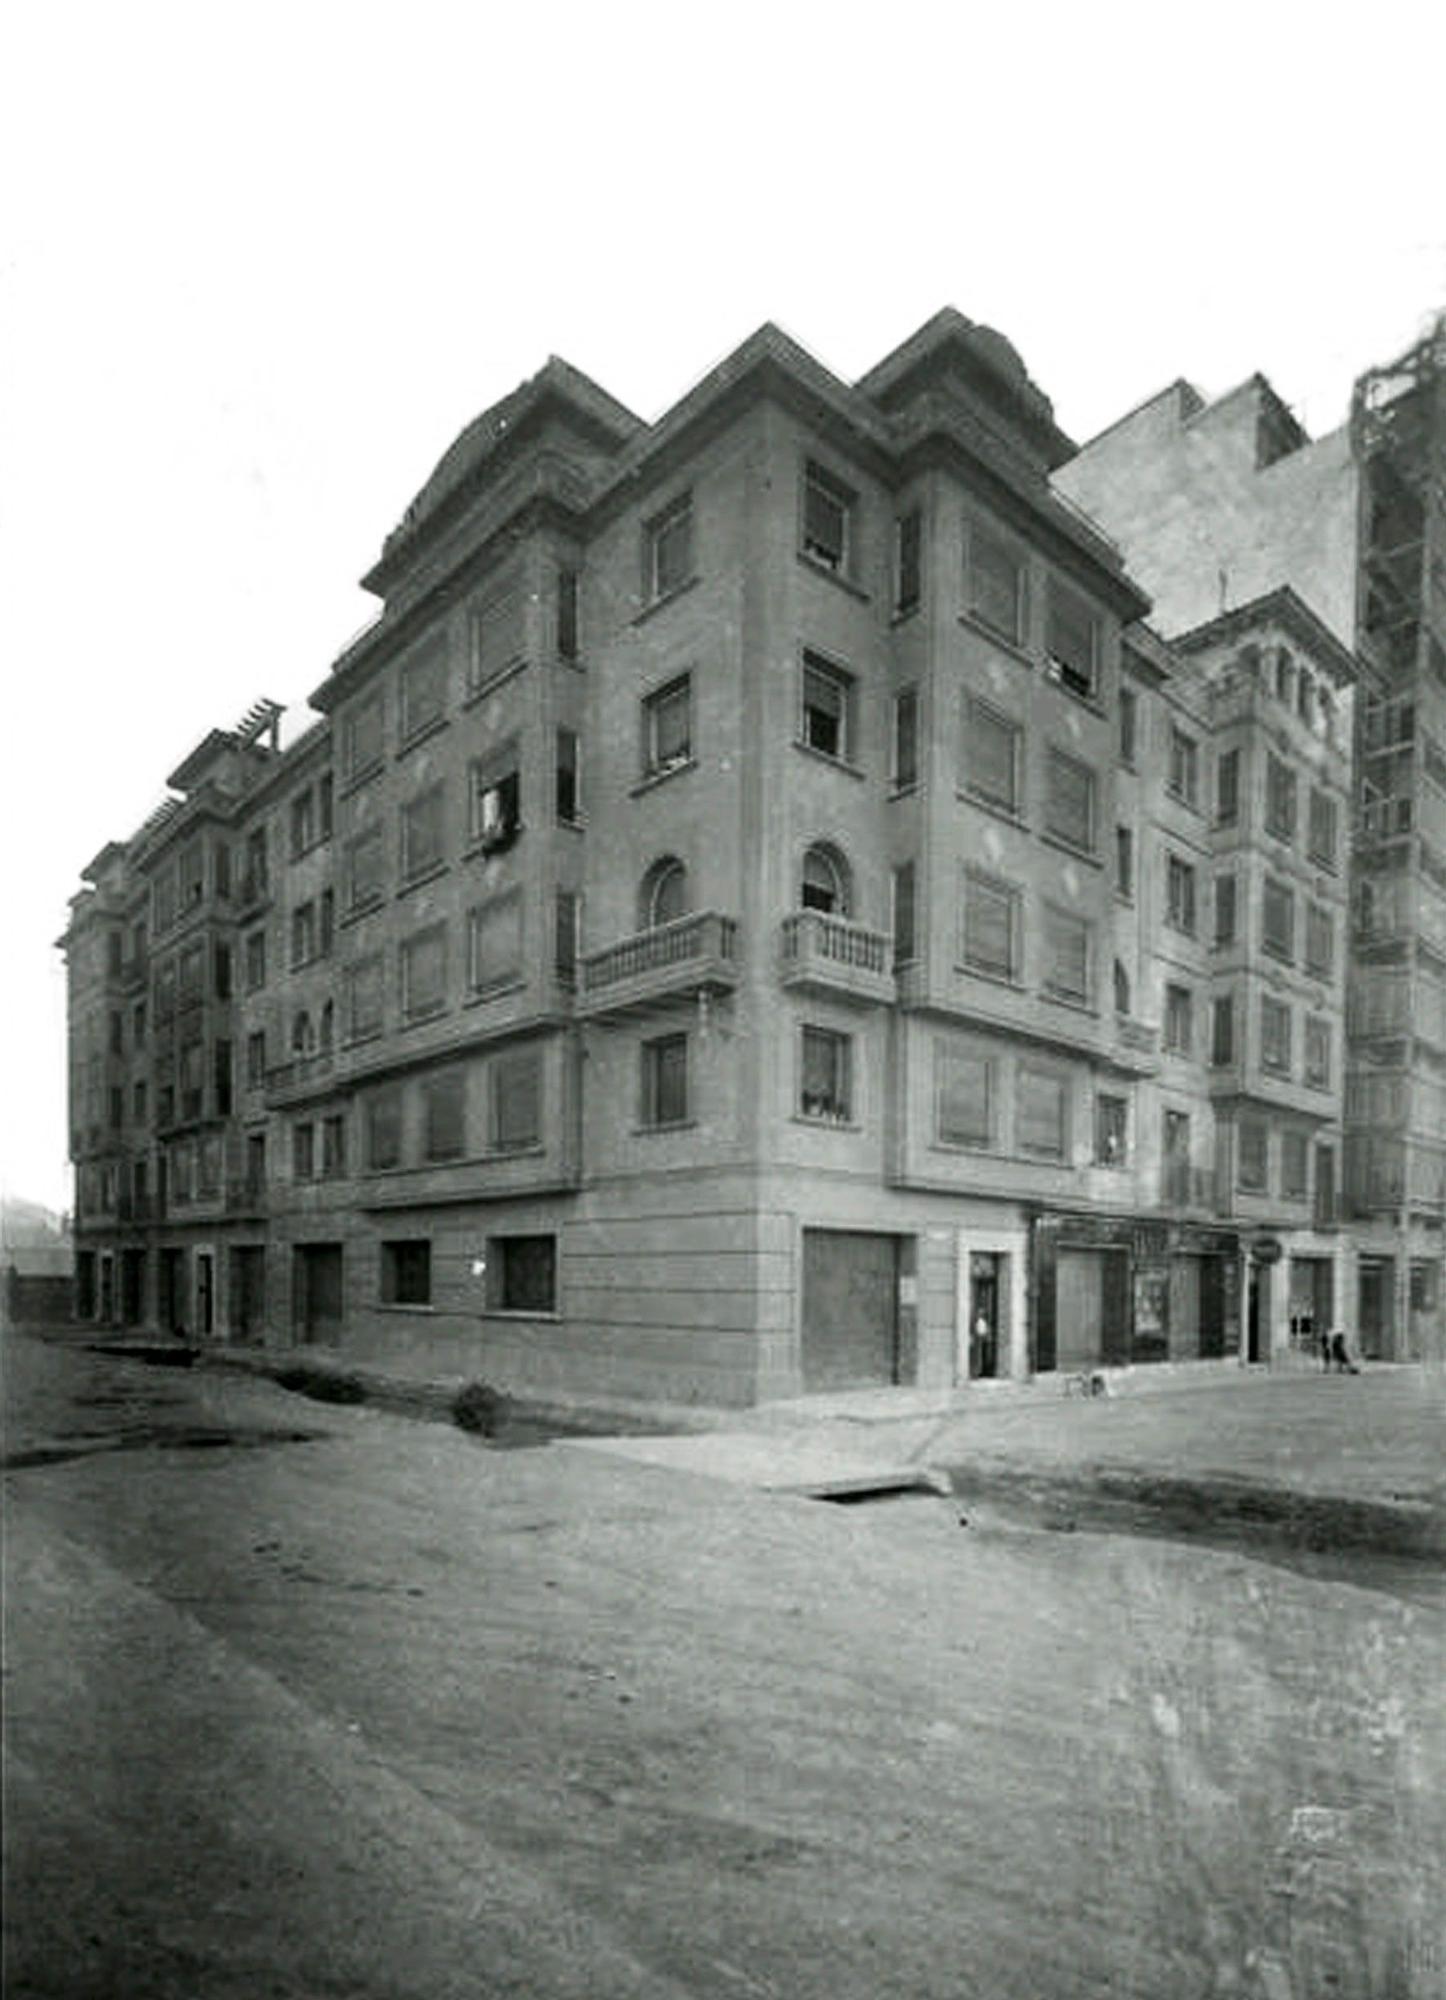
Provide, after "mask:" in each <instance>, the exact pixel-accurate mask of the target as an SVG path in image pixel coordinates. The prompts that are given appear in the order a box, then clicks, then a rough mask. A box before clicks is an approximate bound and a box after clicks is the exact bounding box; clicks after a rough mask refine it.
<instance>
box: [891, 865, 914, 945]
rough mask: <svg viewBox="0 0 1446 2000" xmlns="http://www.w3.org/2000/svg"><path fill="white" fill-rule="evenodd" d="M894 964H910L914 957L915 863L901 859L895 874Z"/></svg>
mask: <svg viewBox="0 0 1446 2000" xmlns="http://www.w3.org/2000/svg"><path fill="white" fill-rule="evenodd" d="M893 891H894V893H893V911H894V964H895V965H896V966H897V965H908V964H910V963H911V962H912V960H913V957H914V950H915V942H914V864H913V862H912V861H901V862H900V863H899V865H898V867H897V868H896V869H895V870H894V876H893Z"/></svg>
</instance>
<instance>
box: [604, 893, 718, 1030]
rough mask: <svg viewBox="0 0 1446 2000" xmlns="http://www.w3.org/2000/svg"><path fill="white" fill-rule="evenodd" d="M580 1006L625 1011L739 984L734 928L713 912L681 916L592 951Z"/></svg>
mask: <svg viewBox="0 0 1446 2000" xmlns="http://www.w3.org/2000/svg"><path fill="white" fill-rule="evenodd" d="M580 969H581V974H582V980H581V988H582V990H581V994H580V998H579V1009H580V1011H581V1012H582V1013H584V1014H592V1015H600V1014H617V1013H627V1012H629V1011H630V1010H631V1009H632V1008H634V1007H646V1006H648V1005H650V1004H652V1003H653V1002H654V1001H657V1000H664V999H673V998H676V997H679V996H682V995H686V994H690V993H695V992H707V991H723V990H726V989H728V988H731V987H733V986H736V985H737V983H738V926H737V924H736V922H735V921H734V919H733V918H732V917H724V916H720V915H719V914H718V912H717V911H716V910H701V911H699V912H698V913H697V914H696V915H693V916H688V917H679V918H678V919H677V921H676V922H674V923H671V924H660V925H659V926H658V927H657V929H656V930H651V931H638V932H636V933H635V934H634V935H633V936H632V937H626V938H623V939H622V940H621V941H620V942H619V943H617V944H614V945H609V946H608V948H607V950H606V951H597V952H593V953H592V954H591V955H590V956H589V957H587V958H584V959H583V960H582V963H581V968H580Z"/></svg>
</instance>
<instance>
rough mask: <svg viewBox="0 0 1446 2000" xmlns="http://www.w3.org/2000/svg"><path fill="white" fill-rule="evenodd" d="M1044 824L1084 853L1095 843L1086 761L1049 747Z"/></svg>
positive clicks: (1092, 791)
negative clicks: (1084, 762) (1082, 761)
mask: <svg viewBox="0 0 1446 2000" xmlns="http://www.w3.org/2000/svg"><path fill="white" fill-rule="evenodd" d="M1045 826H1046V828H1047V829H1048V831H1049V832H1050V833H1052V834H1053V835H1054V837H1055V839H1056V840H1063V841H1067V842H1068V844H1069V845H1070V846H1071V847H1078V848H1080V849H1082V850H1083V851H1084V852H1085V853H1092V852H1093V851H1094V844H1095V778H1094V772H1093V771H1092V770H1091V769H1090V767H1089V765H1088V764H1083V763H1081V762H1080V760H1079V758H1078V757H1071V756H1070V755H1069V753H1068V752H1067V751H1064V750H1051V751H1050V753H1049V762H1048V766H1047V771H1046V793H1045Z"/></svg>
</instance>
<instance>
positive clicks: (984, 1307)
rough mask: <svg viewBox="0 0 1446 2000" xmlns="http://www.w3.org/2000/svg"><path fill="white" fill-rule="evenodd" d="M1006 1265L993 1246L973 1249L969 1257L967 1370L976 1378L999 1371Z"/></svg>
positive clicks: (1005, 1261)
mask: <svg viewBox="0 0 1446 2000" xmlns="http://www.w3.org/2000/svg"><path fill="white" fill-rule="evenodd" d="M1006 1265H1007V1260H1006V1258H1005V1257H1004V1256H1003V1255H1002V1254H1001V1253H1000V1252H998V1251H995V1250H976V1251H975V1252H974V1254H973V1256H971V1257H970V1259H969V1294H970V1296H969V1373H970V1375H971V1376H973V1377H974V1378H975V1379H976V1380H980V1381H989V1380H992V1378H993V1377H994V1376H996V1375H998V1373H999V1336H1000V1330H1001V1325H1000V1322H1001V1314H1002V1312H1003V1298H1004V1283H1005V1275H1004V1274H1005V1269H1006Z"/></svg>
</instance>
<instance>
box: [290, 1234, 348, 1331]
mask: <svg viewBox="0 0 1446 2000" xmlns="http://www.w3.org/2000/svg"><path fill="white" fill-rule="evenodd" d="M295 1273H296V1293H295V1306H296V1330H297V1332H298V1333H299V1334H300V1336H301V1338H302V1339H303V1340H305V1341H315V1342H316V1343H317V1344H318V1345H320V1346H323V1347H334V1346H336V1344H337V1342H338V1341H339V1340H340V1339H341V1319H342V1265H341V1245H340V1244H339V1243H298V1244H297V1246H296V1264H295Z"/></svg>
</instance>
